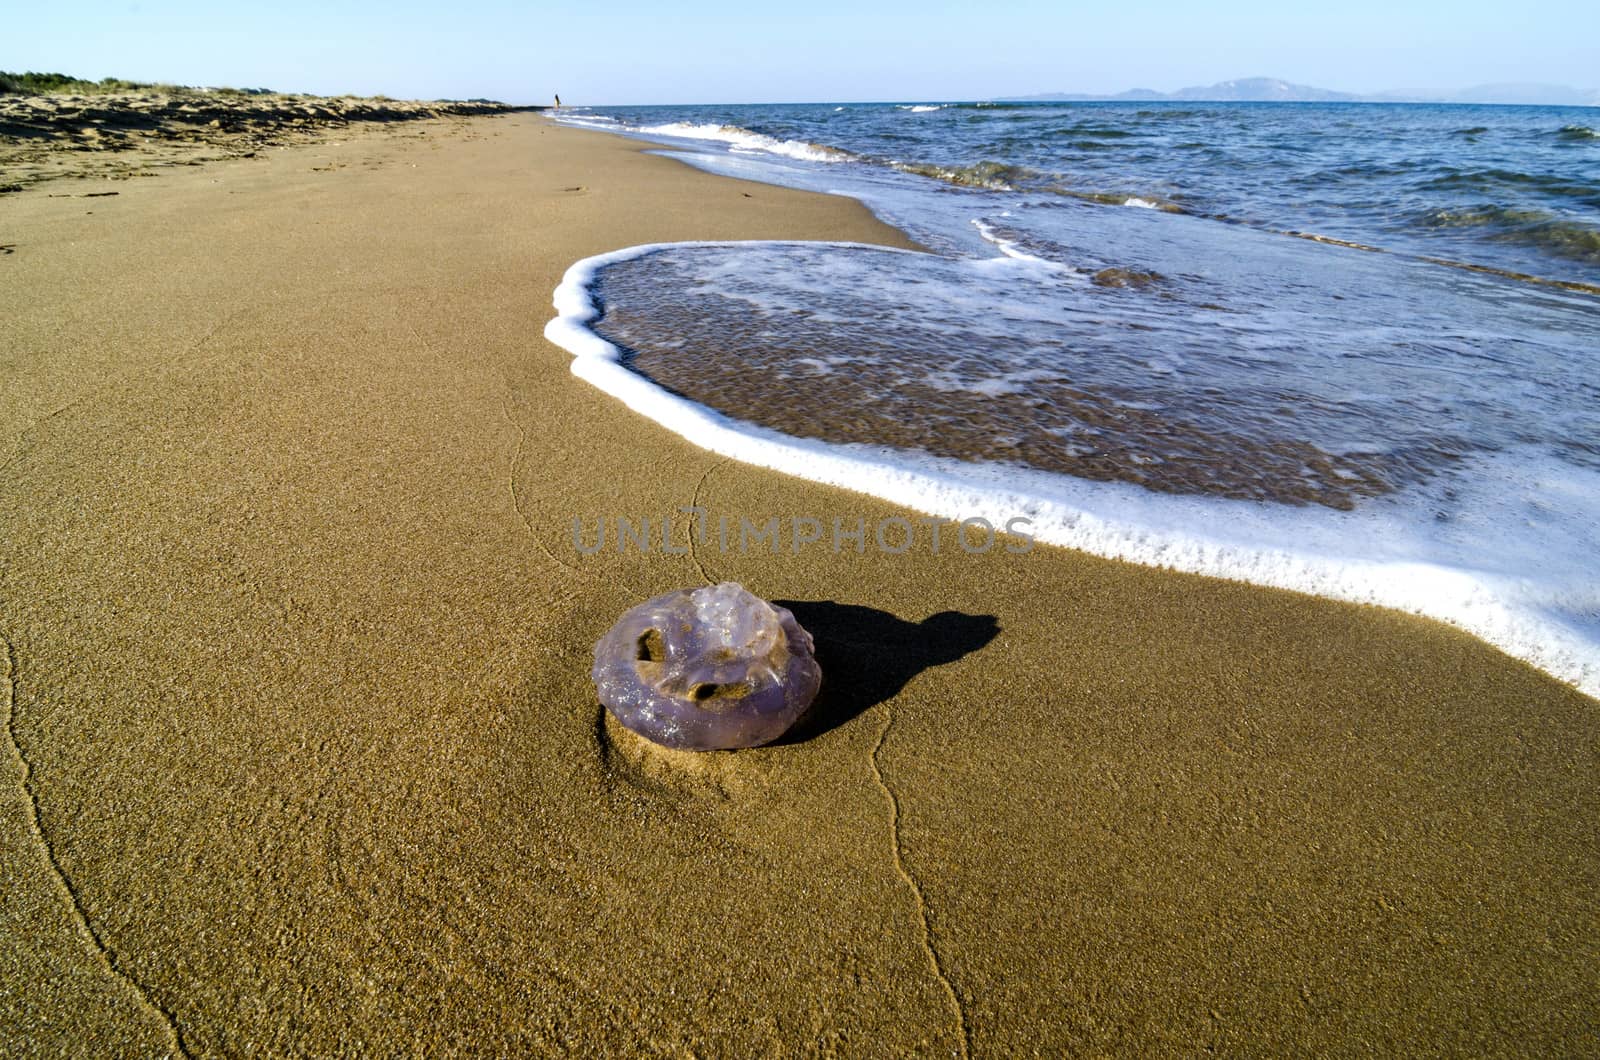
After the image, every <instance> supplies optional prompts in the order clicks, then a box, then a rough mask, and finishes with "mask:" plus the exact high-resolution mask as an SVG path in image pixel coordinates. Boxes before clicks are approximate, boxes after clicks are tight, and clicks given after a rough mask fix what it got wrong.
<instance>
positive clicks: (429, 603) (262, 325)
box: [0, 115, 1600, 1055]
mask: <svg viewBox="0 0 1600 1060" xmlns="http://www.w3.org/2000/svg"><path fill="white" fill-rule="evenodd" d="M429 127H430V128H438V132H437V133H436V134H432V135H430V136H429V137H428V138H426V139H410V138H404V139H403V138H392V137H390V138H374V139H369V140H363V141H360V142H347V143H343V144H332V143H318V144H315V145H308V146H302V147H294V148H290V149H289V150H287V151H282V152H273V153H271V154H270V155H269V156H265V157H260V158H257V159H251V160H248V161H234V162H222V163H216V164H213V165H208V166H206V167H204V168H199V169H183V170H181V171H179V170H173V171H172V172H169V173H167V174H164V175H163V176H161V177H160V178H158V179H151V180H147V181H140V182H137V183H135V184H131V185H128V186H127V189H126V191H127V193H126V194H124V195H121V196H118V197H116V198H113V199H108V200H104V201H98V202H95V203H92V204H87V203H84V202H82V201H81V200H76V199H60V198H50V197H49V196H48V195H47V194H46V193H45V190H44V189H33V190H28V191H24V192H21V193H16V194H13V195H7V196H4V197H0V218H3V219H4V220H5V222H6V236H5V242H6V243H7V244H8V245H9V246H10V247H11V248H12V252H11V253H9V254H6V255H5V256H3V257H0V269H5V270H6V271H7V282H8V284H9V285H10V289H11V290H13V291H15V292H16V293H17V303H18V307H19V308H18V310H17V311H16V314H15V318H16V319H15V323H14V325H13V327H12V328H11V329H9V331H8V334H7V335H5V336H4V337H3V338H0V342H3V343H4V346H3V347H0V349H3V351H4V355H5V356H6V357H7V358H8V359H9V360H10V361H11V362H12V363H14V364H15V365H16V368H15V370H14V374H13V380H14V382H13V385H12V386H11V387H9V388H8V391H7V393H5V394H4V395H3V396H0V436H3V437H5V438H7V439H8V443H7V445H6V447H5V449H4V450H0V491H3V492H4V495H5V497H6V503H5V504H4V505H0V539H3V540H5V541H6V542H8V544H9V546H10V547H9V548H8V550H7V551H8V553H9V555H8V557H7V563H6V565H5V566H4V567H3V568H0V634H3V635H4V637H5V639H6V642H7V647H8V658H9V665H8V669H7V674H8V681H7V682H5V683H3V684H0V691H4V692H6V695H5V697H4V698H5V702H6V704H7V708H8V717H7V731H8V734H9V736H10V741H9V743H10V750H11V751H14V754H10V755H9V757H7V759H6V761H7V765H6V767H5V774H6V776H5V789H4V790H5V792H6V795H5V798H4V801H3V802H0V843H3V845H4V848H5V850H6V857H5V859H4V862H3V864H4V868H3V869H0V873H3V875H4V879H3V881H0V882H3V884H4V885H5V887H6V888H7V894H8V896H11V897H10V899H9V900H8V902H7V903H6V906H5V910H4V912H0V936H3V937H4V939H5V942H6V946H5V952H6V953H7V957H6V958H4V963H3V964H0V986H3V987H4V989H3V992H0V999H3V1000H0V1037H3V1038H4V1039H6V1040H8V1041H20V1042H23V1043H24V1045H23V1049H22V1051H23V1052H25V1053H38V1054H46V1053H51V1052H58V1051H62V1050H70V1049H74V1048H76V1049H81V1048H83V1046H84V1044H85V1043H89V1044H93V1045H98V1046H101V1047H102V1048H106V1049H113V1048H120V1049H124V1050H126V1049H137V1050H140V1051H144V1052H155V1051H161V1050H168V1051H170V1050H171V1049H172V1048H173V1043H174V1042H176V1043H177V1044H178V1046H179V1047H180V1048H181V1049H183V1050H186V1051H188V1052H190V1053H194V1054H201V1053H212V1052H235V1051H244V1050H246V1049H250V1048H255V1049H261V1050H265V1051H271V1052H317V1053H330V1052H338V1051H348V1050H354V1049H362V1048H365V1049H377V1050H379V1051H383V1050H396V1049H405V1048H425V1049H438V1048H452V1049H459V1050H462V1051H480V1052H497V1051H498V1052H507V1051H527V1050H540V1049H543V1050H550V1049H580V1050H583V1051H588V1052H594V1051H598V1050H602V1049H610V1050H629V1051H635V1052H639V1051H655V1052H682V1051H686V1050H693V1051H696V1052H718V1053H730V1052H737V1053H749V1052H755V1051H758V1050H769V1051H773V1050H775V1051H783V1052H793V1051H803V1050H806V1049H810V1050H813V1051H816V1052H819V1053H828V1052H843V1053H854V1052H860V1051H864V1050H866V1051H873V1052H897V1051H916V1050H926V1051H949V1052H958V1053H966V1052H970V1053H971V1054H973V1055H987V1054H995V1053H1008V1052H1014V1051H1018V1050H1023V1049H1034V1048H1037V1049H1041V1050H1049V1051H1056V1050H1078V1051H1084V1050H1107V1049H1118V1050H1127V1049H1135V1050H1137V1049H1139V1048H1141V1047H1143V1048H1149V1047H1152V1046H1155V1045H1157V1044H1158V1043H1166V1044H1168V1045H1169V1046H1176V1047H1178V1048H1189V1049H1194V1048H1203V1047H1207V1046H1210V1047H1218V1048H1230V1047H1231V1048H1235V1049H1238V1048H1250V1049H1270V1050H1275V1051H1287V1050H1295V1051H1310V1050H1333V1049H1341V1048H1342V1049H1352V1048H1384V1049H1387V1050H1401V1049H1404V1050H1407V1051H1414V1050H1418V1049H1456V1050H1466V1049H1475V1050H1493V1051H1497V1052H1519V1053H1522V1052H1525V1053H1529V1054H1534V1053H1540V1052H1544V1053H1549V1052H1562V1051H1564V1052H1572V1051H1575V1050H1581V1049H1582V1048H1583V1046H1584V1043H1585V1042H1586V1041H1587V1040H1588V1035H1590V1034H1592V1032H1593V1029H1594V1028H1593V1018H1592V1014H1591V1011H1592V1007H1593V1001H1594V995H1593V969H1594V968H1595V967H1596V966H1597V965H1600V937H1597V933H1596V931H1595V928H1594V924H1593V917H1592V911H1591V904H1592V893H1593V883H1594V880H1595V879H1596V878H1597V876H1600V842H1597V840H1596V838H1595V835H1594V830H1593V828H1592V821H1593V820H1594V819H1595V817H1596V815H1597V813H1600V792H1597V790H1596V785H1595V783H1594V780H1593V778H1594V777H1595V776H1597V775H1600V740H1597V738H1596V737H1597V735H1600V716H1597V714H1596V712H1595V710H1594V702H1593V701H1592V700H1589V699H1586V698H1585V697H1583V696H1582V695H1580V694H1579V693H1577V692H1576V691H1574V690H1572V689H1570V688H1567V687H1565V686H1563V685H1561V684H1559V683H1558V682H1556V681H1554V680H1553V679H1550V678H1548V677H1545V676H1544V675H1541V674H1539V673H1538V672H1536V671H1534V670H1533V669H1532V668H1531V667H1528V666H1526V665H1524V664H1521V663H1517V662H1515V661H1513V660H1511V659H1509V658H1507V657H1506V656H1503V655H1501V654H1499V653H1498V652H1495V651H1494V650H1493V649H1491V648H1488V647H1487V646H1485V645H1483V644H1481V643H1479V642H1477V641H1475V640H1473V639H1472V638H1470V637H1469V636H1467V635H1466V634H1464V633H1460V632H1458V631H1454V630H1451V629H1449V628H1447V627H1444V626H1442V625H1440V624H1438V623H1435V622H1431V621H1428V620H1423V619H1418V618H1413V617H1409V616H1406V615H1402V614H1399V613H1395V612H1387V611H1381V610H1378V609H1375V608H1365V607H1359V606H1355V605H1349V604H1339V603H1335V602H1331V601H1326V600H1319V599H1315V598H1311V597H1306V596H1301V595H1299V594H1295V593H1289V592H1283V591H1277V590H1271V589H1262V588H1255V587H1250V586H1246V585H1243V584H1241V583H1235V582H1227V581H1222V580H1217V579H1209V578H1202V577H1198V576H1192V575H1183V574H1175V573H1171V572H1166V571H1160V570H1154V569H1150V568H1141V567H1134V566H1132V565H1129V564H1124V563H1119V562H1116V561H1111V560H1103V559H1097V558H1095V557H1092V556H1088V555H1086V554H1082V553H1073V552H1066V551H1061V550H1056V549H1051V548H1044V547H1041V548H1038V549H1035V550H1034V551H1033V552H1031V553H1029V554H1027V555H1023V556H1014V555H1007V554H1004V553H1000V554H992V555H981V556H977V555H968V554H965V553H960V552H950V551H948V550H947V551H945V552H943V553H941V554H939V555H933V554H931V553H929V552H921V551H916V552H913V553H910V554H908V555H905V556H900V557H886V556H876V555H870V554H869V555H867V556H859V555H857V554H855V553H853V552H851V551H848V550H846V551H844V552H843V553H841V554H839V555H832V554H830V553H827V552H815V551H812V552H807V553H804V554H800V555H791V554H789V553H787V552H779V553H778V554H771V553H762V554H759V555H758V554H745V555H739V554H723V553H720V552H719V553H715V554H712V553H709V552H706V551H697V550H696V549H695V548H694V544H693V539H692V537H691V536H690V534H689V532H688V529H687V527H686V526H682V525H679V524H674V525H675V527H676V531H675V533H676V538H675V539H676V541H677V542H678V543H679V545H680V546H681V547H682V548H683V549H684V551H683V552H682V553H674V554H665V553H657V554H652V555H649V556H641V555H618V554H616V553H610V552H606V553H599V554H596V555H594V556H583V555H580V554H579V552H578V551H577V550H576V549H574V548H572V547H571V541H570V537H569V535H570V529H569V528H570V525H571V521H572V520H573V519H574V518H575V517H587V518H590V519H592V518H593V517H595V516H597V515H606V516H615V515H630V516H631V515H637V514H648V515H652V516H654V515H656V514H657V513H663V514H671V513H673V512H675V510H676V509H677V508H678V507H680V506H685V505H687V506H702V507H706V508H708V509H710V510H712V511H716V512H728V513H736V514H737V513H743V514H749V515H752V516H755V515H759V516H761V517H763V518H765V517H767V516H769V515H771V516H776V517H780V518H785V519H787V518H791V517H795V516H800V515H819V516H820V515H832V514H838V515H842V516H852V517H853V516H854V515H856V514H860V515H861V516H862V517H863V518H866V519H869V520H878V519H883V518H887V517H892V516H896V515H901V514H904V513H902V512H901V511H900V510H899V509H897V508H895V507H894V506H892V505H889V504H887V503H884V502H881V501H876V500H873V499H872V498H869V497H865V496H863V495H858V494H850V493H846V492H844V491H841V490H837V489H833V488H830V487H824V486H819V485H815V484H813V483H808V482H804V481H800V480H796V479H791V478H786V477H783V476H780V475H778V474H775V473H773V472H769V471H764V470H761V469H757V468H753V467H749V466H746V465H742V464H737V463H734V462H732V461H730V460H727V459H725V458H721V457H717V456H714V455H712V454H710V453H707V452H705V451H703V450H700V449H697V448H695V447H694V446H692V445H690V444H689V443H687V442H685V441H683V440H682V439H679V438H677V437H676V436H673V435H671V434H670V433H668V432H666V431H665V430H663V429H661V428H660V427H658V426H656V425H655V424H654V423H651V422H649V421H646V420H644V419H643V418H642V417H639V416H635V415H632V414H631V413H628V412H626V411H625V410H623V409H622V408H620V407H619V406H618V404H617V402H616V401H614V400H613V399H612V398H610V397H608V396H607V395H605V394H603V393H600V392H598V391H595V390H594V389H593V388H591V387H590V386H589V385H588V384H586V383H584V382H583V381H581V380H578V379H574V378H573V377H572V375H571V374H570V371H569V365H570V358H569V356H568V355H567V354H566V353H565V352H564V351H562V350H560V349H558V348H556V347H554V346H552V345H550V344H548V343H546V342H545V341H543V340H542V339H540V338H539V334H540V330H541V329H542V328H543V327H544V324H545V322H546V321H547V320H548V319H549V318H550V316H551V313H550V311H549V309H548V305H549V300H550V297H551V293H552V291H553V290H554V288H555V286H556V282H557V281H558V280H559V278H560V276H561V275H562V273H563V272H564V271H565V270H566V268H567V267H568V266H570V265H571V264H572V263H573V262H575V261H578V260H580V259H583V258H586V257H590V256H593V255H595V254H599V253H602V252H605V251H610V250H616V249H618V248H620V247H624V246H633V245H638V244H643V243H650V242H675V241H683V240H727V239H752V238H760V239H826V240H841V241H855V242H872V243H882V244H885V245H891V246H905V245H907V243H908V241H907V240H906V239H905V238H904V236H903V235H901V234H900V233H898V232H897V231H895V230H893V229H890V228H888V227H887V226H885V225H883V224H882V223H881V222H878V221H877V220H875V219H874V218H872V217H871V215H870V214H869V213H868V212H867V211H866V209H865V208H864V207H862V206H861V205H860V204H859V203H857V202H855V201H854V200H845V199H839V198H830V197H826V196H819V195H812V194H809V193H801V192H792V191H787V190H785V189H782V188H777V187H774V186H771V185H765V184H745V183H742V182H739V181H735V180H731V179H727V178H719V177H713V176H710V175H707V174H705V173H702V172H700V171H697V170H694V169H692V168H690V167H689V166H687V165H684V164H682V163H680V162H678V161H676V160H673V159H669V158H662V157H657V156H653V155H650V154H648V153H646V152H648V151H649V150H651V149H652V146H651V145H648V144H642V143H639V142H637V141H628V140H623V139H621V138H618V137H609V136H605V135H604V134H600V133H593V132H584V131H578V130H571V129H564V128H560V127H557V126H554V125H551V124H549V123H547V122H545V121H543V120H541V119H539V118H536V117H531V116H527V115H509V116H505V117H495V118H482V119H471V120H468V121H465V122H458V123H455V122H453V123H449V124H448V125H444V126H429ZM91 207H92V210H91V209H90V208H91ZM723 579H727V580H738V581H741V582H742V583H743V584H745V585H746V586H747V587H748V588H750V589H751V590H752V591H754V592H756V593H757V594H758V595H761V596H764V597H767V598H770V599H778V600H782V601H785V606H789V607H790V609H791V610H793V611H794V612H795V614H796V615H797V617H798V618H799V619H800V621H801V623H802V624H803V625H806V626H807V628H808V629H810V630H811V632H812V633H813V635H814V636H816V638H817V641H818V646H819V659H820V661H821V663H822V666H823V672H824V689H825V692H824V698H822V699H820V700H819V703H818V709H819V712H820V713H819V714H818V716H817V717H816V718H815V719H814V720H813V721H812V722H811V723H810V725H809V726H808V727H807V728H806V729H805V731H804V732H802V733H801V734H798V735H797V737H796V738H795V739H793V740H791V741H788V742H783V743H780V744H778V745H775V746H772V747H768V748H761V749H757V750H753V751H747V752H738V753H734V754H712V755H671V754H660V753H657V752H654V751H653V750H652V749H651V748H648V747H643V748H641V747H638V746H635V745H633V744H631V743H629V742H628V741H626V740H625V739H622V738H619V737H618V736H617V735H615V734H614V733H613V732H612V731H611V730H610V729H608V727H607V726H606V725H605V724H604V715H603V712H601V711H600V710H599V708H598V706H597V704H596V703H595V701H594V699H593V689H592V686H591V685H590V683H589V677H588V665H589V658H588V654H589V650H590V647H591V645H592V644H593V643H594V641H595V640H596V639H597V638H598V637H599V635H600V634H601V633H602V632H603V631H604V630H605V629H606V628H607V627H609V625H610V624H611V622H612V621H613V620H614V618H615V617H616V615H618V614H620V613H621V611H622V610H624V609H625V608H626V607H628V606H631V605H632V604H633V603H637V602H639V601H640V600H643V599H645V598H646V597H647V596H650V595H654V594H656V593H659V592H665V591H668V590H671V589H677V588H682V587H684V586H688V585H694V584H697V583H699V582H701V581H713V580H723Z"/></svg>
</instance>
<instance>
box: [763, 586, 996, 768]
mask: <svg viewBox="0 0 1600 1060" xmlns="http://www.w3.org/2000/svg"><path fill="white" fill-rule="evenodd" d="M773 602H774V603H776V604H778V605H779V606H781V607H787V608H788V609H789V610H790V611H793V612H794V617H795V618H796V619H797V620H798V621H799V623H800V625H801V626H802V627H803V628H805V629H806V630H807V631H808V632H809V633H810V634H811V637H812V639H813V640H814V641H816V650H817V663H818V665H819V666H821V667H822V690H821V692H819V693H818V694H817V700H816V702H815V703H813V704H812V705H811V709H810V710H808V711H807V712H806V713H805V715H804V716H803V717H802V718H801V719H800V720H799V721H798V722H797V723H796V724H795V726H794V728H792V729H790V730H789V731H788V732H787V733H785V734H784V736H783V737H782V738H781V739H779V740H777V741H776V742H777V743H779V744H792V743H803V742H805V741H807V740H811V739H815V738H816V737H818V736H821V735H822V734H823V733H826V732H831V731H832V730H834V729H837V728H838V727H839V726H841V725H844V724H845V723H847V722H849V721H851V720H852V719H854V718H856V717H857V716H859V715H861V714H862V713H864V712H866V711H868V710H871V709H872V708H873V707H875V706H877V705H878V704H879V703H882V702H883V701H885V700H887V699H892V698H893V697H894V696H895V695H897V694H898V693H899V692H900V690H901V689H902V688H904V687H905V686H906V685H907V684H908V683H909V682H910V681H911V679H912V678H913V677H916V676H917V675H918V674H920V673H921V672H922V671H924V670H928V669H932V668H933V667H935V666H943V665H944V664H946V663H952V662H955V661H956V660H957V659H960V658H961V657H963V656H965V655H968V654H971V653H972V652H975V651H977V650H978V649H980V648H982V647H983V646H984V645H986V644H988V643H989V642H990V641H992V640H994V638H995V637H996V636H998V635H999V633H1000V621H999V619H997V618H995V616H994V615H969V614H966V613H964V612H961V611H940V612H939V613H938V614H936V615H929V616H928V617H927V618H925V619H923V620H922V621H921V622H907V621H906V620H905V619H902V618H897V617H895V616H894V615H892V614H890V613H889V612H887V611H880V610H878V609H877V608H875V607H861V606H859V605H857V604H838V603H834V602H833V601H831V600H775V601H773Z"/></svg>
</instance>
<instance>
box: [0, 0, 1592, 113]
mask: <svg viewBox="0 0 1600 1060" xmlns="http://www.w3.org/2000/svg"><path fill="white" fill-rule="evenodd" d="M0 69H9V70H26V69H32V70H59V71H61V72H63V73H71V74H76V75H78V76H82V77H91V78H95V79H98V78H101V77H106V76H119V77H128V78H134V79H138V80H151V81H176V82H181V83H186V84H205V85H237V86H247V87H255V86H265V87H269V88H276V89H281V90H285V91H305V92H317V93H326V94H332V93H339V92H356V93H361V94H375V93H383V94H386V95H390V96H396V97H425V98H434V97H443V96H449V97H472V96H488V97H493V98H498V99H505V100H509V101H512V102H523V103H527V102H534V103H538V102H546V101H548V99H549V97H550V95H551V93H553V92H560V93H561V94H562V98H563V100H564V101H565V102H568V103H590V104H603V103H702V102H729V103H743V102H780V101H822V100H839V101H853V100H885V99H888V100H907V99H983V98H988V97H993V96H1003V95H1022V94H1030V93H1035V92H1052V91H1073V92H1117V91H1121V90H1122V89H1125V88H1133V87H1143V88H1154V89H1160V90H1171V89H1175V88H1181V87H1183V86H1185V85H1195V84H1210V83H1212V82H1214V81H1220V80H1225V79H1229V78H1235V77H1250V76H1257V75H1263V76H1272V77H1281V78H1285V79H1287V80H1290V81H1297V82H1301V83H1304V84H1311V85H1316V86H1318V87H1322V88H1333V89H1341V90H1345V91H1353V92H1374V91H1380V90H1383V89H1401V90H1410V91H1419V90H1431V89H1432V90H1447V89H1457V88H1464V87H1467V86H1469V85H1474V84H1480V83H1484V82H1500V81H1540V82H1551V83H1557V84H1563V83H1564V84H1570V85H1573V86H1575V87H1578V88H1597V87H1600V83H1597V82H1600V0H1583V2H1577V0H1574V2H1567V0H1556V2H1547V3H1538V2H1533V3H1529V2H1521V3H1511V2H1508V0H1501V2H1498V3H1484V2H1480V0H1457V2H1447V0H1427V2H1406V0H1386V2H1385V0H1343V2H1339V3H1324V4H1314V5H1313V4H1306V3H1300V2H1297V0H1282V2H1278V3H1271V4H1267V3H1256V2H1252V0H1210V2H1204V3H1202V2H1198V0H1184V2H1171V0H1146V2H1143V3H1128V4H1112V3H1108V2H1106V0H1094V2H1093V3H1081V4H1080V3H1069V2H1056V3H1050V2H1045V0H993V2H988V3H985V2H983V0H966V2H961V3H954V2H946V0H894V2H885V3H873V2H871V0H848V2H838V0H810V2H807V3H801V4H783V5H781V6H777V5H771V4H765V3H762V2H761V0H748V2H741V3H732V2H724V0H709V2H699V3H697V2H694V0H679V2H672V0H662V2H658V3H642V2H638V0H622V2H617V3H605V2H603V0H591V2H588V3H569V2H552V3H533V4H512V3H472V2H467V0H463V2H459V3H440V2H437V0H435V2H431V3H417V2H412V0H395V2H392V3H383V4H378V3H370V4H369V3H361V4H340V3H336V2H332V3H326V4H321V3H309V2H302V0H287V2H284V3H280V4H276V5H269V4H267V3H261V2H255V3H244V4H237V5H236V4H232V3H216V2H210V3H196V2H164V0H127V2H123V3H64V2H63V3H57V2H54V0H5V6H4V8H3V9H0Z"/></svg>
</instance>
